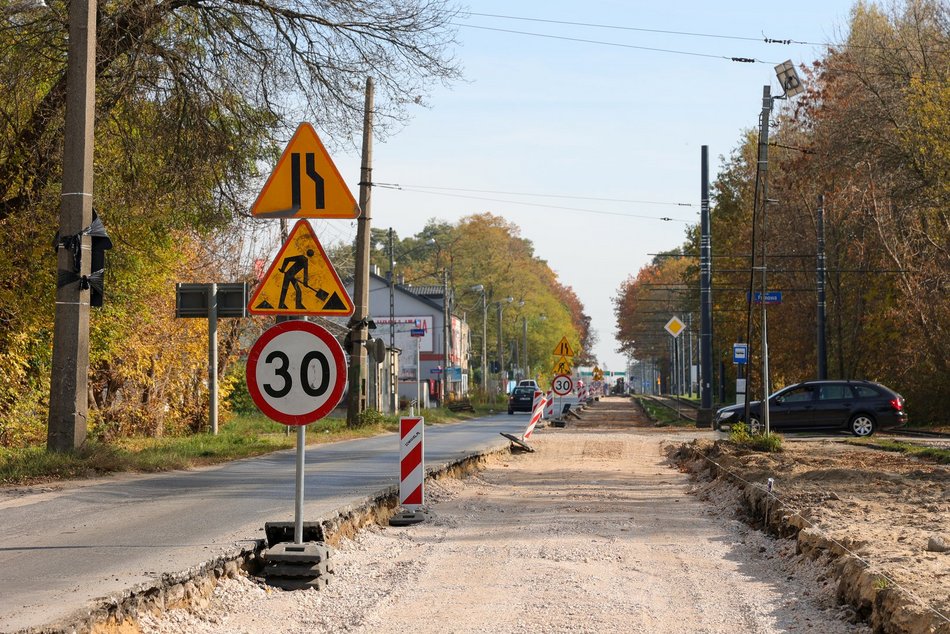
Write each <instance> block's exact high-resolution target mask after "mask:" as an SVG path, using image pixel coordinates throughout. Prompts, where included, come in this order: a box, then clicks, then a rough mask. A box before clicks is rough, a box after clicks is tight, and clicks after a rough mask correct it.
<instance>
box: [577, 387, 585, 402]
mask: <svg viewBox="0 0 950 634" xmlns="http://www.w3.org/2000/svg"><path fill="white" fill-rule="evenodd" d="M586 401H587V386H586V385H581V386H580V387H578V388H577V402H578V403H580V404H581V405H583V404H584V403H585V402H586Z"/></svg>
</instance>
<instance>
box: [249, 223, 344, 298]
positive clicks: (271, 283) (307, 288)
mask: <svg viewBox="0 0 950 634" xmlns="http://www.w3.org/2000/svg"><path fill="white" fill-rule="evenodd" d="M247 310H248V312H250V313H254V314H255V315H324V316H329V315H335V316H337V317H346V316H349V315H352V314H353V300H351V299H350V296H349V294H348V293H347V292H346V289H345V288H343V283H342V282H340V277H339V276H338V275H337V274H336V270H335V269H334V268H333V265H332V264H330V259H329V258H328V257H327V254H326V251H324V250H323V247H322V246H321V245H320V241H319V240H317V236H316V234H315V233H314V232H313V229H312V228H311V227H310V223H309V222H307V221H306V220H300V221H298V222H297V224H295V225H294V228H293V231H291V232H290V237H288V238H287V242H285V243H284V246H282V247H281V249H280V252H279V253H278V254H277V257H276V258H274V261H273V262H271V265H270V268H268V269H267V272H266V273H265V274H264V277H263V278H261V282H260V284H258V286H257V290H255V291H254V295H253V296H252V297H251V301H250V302H249V303H248V305H247Z"/></svg>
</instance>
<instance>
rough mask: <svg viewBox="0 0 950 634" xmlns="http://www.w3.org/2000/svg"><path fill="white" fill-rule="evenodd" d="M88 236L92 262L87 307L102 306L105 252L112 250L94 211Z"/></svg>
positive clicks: (103, 226)
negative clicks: (90, 244)
mask: <svg viewBox="0 0 950 634" xmlns="http://www.w3.org/2000/svg"><path fill="white" fill-rule="evenodd" d="M89 236H90V239H91V240H92V261H91V263H90V266H89V271H90V273H89V305H90V306H102V300H103V291H104V284H105V274H106V251H108V250H109V249H111V248H112V240H111V239H110V238H109V235H108V234H107V233H106V227H105V225H103V224H102V220H100V218H99V216H98V215H97V214H96V212H95V211H93V212H92V224H91V225H89Z"/></svg>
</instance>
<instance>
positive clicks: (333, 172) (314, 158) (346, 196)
mask: <svg viewBox="0 0 950 634" xmlns="http://www.w3.org/2000/svg"><path fill="white" fill-rule="evenodd" d="M251 215H253V216H262V217H265V218H356V217H357V216H359V215H360V208H359V205H358V204H357V203H356V199H354V198H353V194H351V193H350V190H349V188H348V187H347V186H346V183H345V182H343V177H342V176H340V172H339V171H338V170H337V168H336V165H334V164H333V159H331V158H330V155H329V154H327V150H326V148H325V147H323V143H322V142H321V141H320V137H318V136H317V133H316V131H315V130H314V129H313V126H312V125H310V124H309V123H301V124H300V126H299V127H298V128H297V131H296V132H294V136H293V137H292V138H291V139H290V142H289V143H288V144H287V147H286V148H285V149H284V153H283V154H281V155H280V160H279V161H277V166H276V167H275V168H274V171H273V172H271V175H270V177H269V178H268V179H267V182H266V183H264V187H263V188H261V193H260V194H258V196H257V200H256V201H254V205H253V206H252V207H251Z"/></svg>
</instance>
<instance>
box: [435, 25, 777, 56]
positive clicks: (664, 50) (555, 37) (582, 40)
mask: <svg viewBox="0 0 950 634" xmlns="http://www.w3.org/2000/svg"><path fill="white" fill-rule="evenodd" d="M453 24H454V25H455V26H458V27H462V28H467V29H478V30H481V31H495V32H497V33H511V34H513V35H527V36H530V37H541V38H545V39H550V40H564V41H568V42H580V43H582V44H598V45H601V46H613V47H616V48H628V49H636V50H638V51H653V52H655V53H671V54H674V55H689V56H690V57H706V58H710V59H724V60H727V61H731V62H741V63H745V64H768V65H769V66H774V65H776V64H778V63H779V62H767V61H764V60H761V59H756V58H754V57H738V56H729V55H713V54H711V53H697V52H695V51H680V50H676V49H671V48H658V47H655V46H638V45H636V44H623V43H620V42H606V41H604V40H591V39H588V38H582V37H568V36H566V35H551V34H548V33H533V32H531V31H517V30H514V29H500V28H497V27H491V26H478V25H475V24H464V23H462V24H459V23H457V22H456V23H453Z"/></svg>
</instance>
